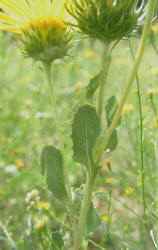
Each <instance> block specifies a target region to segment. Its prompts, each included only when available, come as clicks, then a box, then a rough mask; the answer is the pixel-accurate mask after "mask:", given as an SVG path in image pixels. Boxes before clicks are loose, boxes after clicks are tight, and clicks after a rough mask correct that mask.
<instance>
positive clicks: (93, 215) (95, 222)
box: [87, 202, 100, 234]
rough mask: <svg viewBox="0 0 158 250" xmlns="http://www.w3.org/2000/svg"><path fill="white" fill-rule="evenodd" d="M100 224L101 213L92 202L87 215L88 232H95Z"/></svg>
mask: <svg viewBox="0 0 158 250" xmlns="http://www.w3.org/2000/svg"><path fill="white" fill-rule="evenodd" d="M99 225H100V218H99V215H98V213H97V211H96V209H95V208H94V206H93V203H92V202H91V204H90V206H89V210H88V215H87V233H88V234H89V233H94V232H95V231H96V229H97V227H98V226H99Z"/></svg>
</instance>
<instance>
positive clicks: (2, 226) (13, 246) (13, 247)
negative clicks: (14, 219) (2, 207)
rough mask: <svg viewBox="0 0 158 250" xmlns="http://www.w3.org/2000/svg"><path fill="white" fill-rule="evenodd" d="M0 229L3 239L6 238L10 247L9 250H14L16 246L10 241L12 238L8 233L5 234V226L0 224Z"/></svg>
mask: <svg viewBox="0 0 158 250" xmlns="http://www.w3.org/2000/svg"><path fill="white" fill-rule="evenodd" d="M0 229H1V230H2V232H3V234H4V235H5V237H6V238H7V240H8V242H9V244H10V246H11V250H16V249H17V248H16V246H15V243H14V241H13V240H12V238H11V237H10V235H9V233H8V232H7V230H6V228H5V226H4V225H3V224H2V223H1V222H0Z"/></svg>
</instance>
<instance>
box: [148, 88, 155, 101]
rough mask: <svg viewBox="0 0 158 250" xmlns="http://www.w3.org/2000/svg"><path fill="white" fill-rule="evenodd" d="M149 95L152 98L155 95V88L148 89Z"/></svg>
mask: <svg viewBox="0 0 158 250" xmlns="http://www.w3.org/2000/svg"><path fill="white" fill-rule="evenodd" d="M148 96H149V97H150V98H151V99H152V98H153V96H154V89H149V90H148Z"/></svg>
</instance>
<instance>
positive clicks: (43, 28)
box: [0, 0, 156, 250]
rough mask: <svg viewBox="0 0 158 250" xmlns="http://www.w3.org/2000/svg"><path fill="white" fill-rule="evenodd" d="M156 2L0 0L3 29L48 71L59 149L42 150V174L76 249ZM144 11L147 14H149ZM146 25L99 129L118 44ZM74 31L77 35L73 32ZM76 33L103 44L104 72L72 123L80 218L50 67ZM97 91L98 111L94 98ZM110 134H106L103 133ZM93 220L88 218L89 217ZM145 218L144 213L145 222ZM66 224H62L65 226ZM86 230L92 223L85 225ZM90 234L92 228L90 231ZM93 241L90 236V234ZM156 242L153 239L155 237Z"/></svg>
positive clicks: (56, 241)
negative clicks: (81, 170) (80, 176)
mask: <svg viewBox="0 0 158 250" xmlns="http://www.w3.org/2000/svg"><path fill="white" fill-rule="evenodd" d="M155 4H156V0H149V1H148V4H147V5H146V6H144V1H138V0H129V1H127V0H69V1H65V0H60V1H58V0H52V1H51V0H16V1H13V0H1V1H0V8H1V9H2V10H3V12H1V13H0V30H5V31H10V32H13V33H14V34H15V36H16V38H17V44H18V46H19V49H20V51H21V53H22V54H23V55H24V56H25V57H31V58H33V60H34V61H40V62H41V63H42V65H43V69H44V71H45V73H46V77H47V82H48V86H49V92H50V96H51V99H52V104H53V107H54V114H55V122H56V127H57V132H58V137H59V147H60V150H59V149H56V148H55V147H54V146H46V147H44V149H43V151H42V154H41V173H42V175H43V177H44V179H45V181H46V183H47V187H48V189H49V190H50V191H51V192H52V194H53V197H55V198H56V199H57V200H58V202H62V204H63V207H64V211H65V214H66V222H65V223H70V225H69V226H67V227H66V228H69V229H71V231H72V235H73V239H74V250H81V249H83V248H82V242H83V236H84V233H85V227H86V220H87V215H88V213H89V210H91V215H92V213H93V211H94V210H95V209H94V207H93V203H92V194H93V187H94V182H95V179H96V177H97V175H98V172H99V169H100V165H101V159H102V156H103V153H104V151H106V150H109V151H113V150H114V149H115V148H116V146H117V143H116V140H117V130H116V128H117V126H118V125H119V124H120V115H121V112H122V109H123V107H124V104H125V102H126V99H127V97H128V94H129V92H130V89H131V86H132V84H133V82H134V79H135V77H136V74H137V71H138V68H139V65H140V63H141V60H142V57H143V54H144V50H145V45H146V41H147V37H148V33H149V31H150V27H151V23H152V19H153V16H154V9H155ZM145 9H146V10H145ZM145 13H146V17H145V23H144V28H143V33H142V37H141V41H140V44H139V48H138V52H137V55H136V58H135V63H134V65H133V68H132V70H131V72H130V74H129V79H128V81H127V84H126V85H125V90H124V93H123V94H122V97H121V99H120V102H119V103H118V102H117V100H116V97H115V96H112V97H111V98H110V99H109V100H108V103H107V105H106V108H105V110H106V120H107V128H102V127H101V120H102V117H103V107H104V89H105V83H106V82H107V74H108V70H109V67H110V64H111V53H112V51H113V48H114V47H115V45H116V44H117V43H118V42H119V41H120V40H122V39H127V38H129V37H130V36H132V35H133V33H134V32H135V31H136V30H138V29H139V27H140V22H142V19H143V18H144V16H145ZM72 30H73V31H72ZM74 31H78V32H80V33H82V34H84V35H88V36H89V37H91V38H94V39H98V40H99V41H100V42H101V43H102V44H103V46H104V52H103V56H102V69H101V71H100V73H99V74H98V75H97V76H96V77H95V78H93V79H92V80H91V81H90V83H89V85H88V87H87V101H88V102H91V104H86V105H84V106H81V107H80V108H79V109H78V111H77V113H76V114H75V115H74V118H73V123H72V141H73V158H74V160H75V161H76V162H78V163H80V164H81V165H83V166H84V167H85V171H86V184H85V185H84V188H83V189H82V188H81V189H80V190H79V192H80V193H79V194H80V195H79V194H77V195H78V197H80V199H79V211H80V212H79V214H76V213H75V209H74V207H75V204H74V200H75V199H74V200H73V199H72V188H71V185H70V182H69V175H68V170H67V157H66V155H65V148H64V140H63V136H62V133H61V127H60V119H59V115H58V111H57V106H56V100H55V95H54V86H53V85H54V84H53V82H52V76H51V65H52V63H53V62H54V61H55V60H56V59H62V58H64V57H65V56H67V55H68V50H69V49H70V48H71V47H72V45H73V43H72V40H71V39H72V34H73V32H74ZM98 88H99V92H98V105H97V109H96V108H95V105H94V104H93V105H92V103H93V95H94V93H95V92H96V90H97V89H98ZM105 130H106V133H105ZM89 216H90V215H89ZM145 219H146V217H145V215H144V223H145V225H147V224H146V223H147V222H146V221H145ZM61 224H62V223H61ZM63 225H64V224H62V225H61V230H59V231H58V232H55V233H51V232H50V233H49V234H48V240H47V244H46V245H44V244H45V243H44V242H43V243H42V245H43V246H45V249H66V248H64V241H63V238H62V237H63V231H64V230H65V229H64V230H63ZM87 227H88V225H87ZM87 231H88V230H87ZM86 237H90V235H88V236H86ZM151 240H152V239H151Z"/></svg>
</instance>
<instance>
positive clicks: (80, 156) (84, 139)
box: [72, 105, 100, 169]
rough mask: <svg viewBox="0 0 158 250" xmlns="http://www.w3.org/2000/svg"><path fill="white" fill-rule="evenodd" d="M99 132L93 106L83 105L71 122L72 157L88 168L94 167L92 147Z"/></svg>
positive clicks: (98, 119) (98, 121)
mask: <svg viewBox="0 0 158 250" xmlns="http://www.w3.org/2000/svg"><path fill="white" fill-rule="evenodd" d="M99 134H100V118H99V116H98V115H97V113H96V110H95V108H94V107H92V106H90V105H84V106H82V107H80V108H79V109H78V111H77V113H76V114H75V116H74V120H73V124H72V140H73V158H74V160H75V161H76V162H79V163H81V164H83V165H84V166H86V167H87V168H88V169H90V168H95V167H96V166H95V163H94V160H93V147H94V145H95V142H96V139H97V137H98V136H99Z"/></svg>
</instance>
